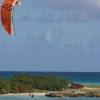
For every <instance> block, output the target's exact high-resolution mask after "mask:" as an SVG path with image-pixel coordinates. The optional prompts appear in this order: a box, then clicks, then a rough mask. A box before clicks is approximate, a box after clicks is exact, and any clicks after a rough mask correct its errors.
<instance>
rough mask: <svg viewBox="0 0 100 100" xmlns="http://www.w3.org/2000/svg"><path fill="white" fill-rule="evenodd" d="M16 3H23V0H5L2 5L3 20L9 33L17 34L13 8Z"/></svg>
mask: <svg viewBox="0 0 100 100" xmlns="http://www.w3.org/2000/svg"><path fill="white" fill-rule="evenodd" d="M15 4H17V5H21V0H4V1H3V3H2V6H1V22H2V25H3V27H4V29H5V31H6V32H7V33H8V34H9V35H13V34H15V32H14V24H13V8H14V6H15Z"/></svg>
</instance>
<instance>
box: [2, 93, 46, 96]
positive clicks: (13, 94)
mask: <svg viewBox="0 0 100 100" xmlns="http://www.w3.org/2000/svg"><path fill="white" fill-rule="evenodd" d="M45 94H46V93H31V94H29V93H7V94H2V95H4V96H31V95H34V96H45Z"/></svg>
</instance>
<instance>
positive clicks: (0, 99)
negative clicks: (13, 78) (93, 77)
mask: <svg viewBox="0 0 100 100" xmlns="http://www.w3.org/2000/svg"><path fill="white" fill-rule="evenodd" d="M0 100H100V98H97V97H45V96H42V97H39V96H38V97H37V96H36V97H34V98H31V97H29V96H0Z"/></svg>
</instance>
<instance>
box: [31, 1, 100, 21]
mask: <svg viewBox="0 0 100 100" xmlns="http://www.w3.org/2000/svg"><path fill="white" fill-rule="evenodd" d="M32 6H33V7H35V8H39V9H42V13H40V15H39V16H38V17H37V21H39V22H80V21H83V22H84V21H91V20H100V0H34V1H33V3H32Z"/></svg>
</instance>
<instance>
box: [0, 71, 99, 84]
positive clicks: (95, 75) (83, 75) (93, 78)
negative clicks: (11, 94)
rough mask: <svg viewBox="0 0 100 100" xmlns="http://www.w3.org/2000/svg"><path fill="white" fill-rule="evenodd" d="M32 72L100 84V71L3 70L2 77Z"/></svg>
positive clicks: (78, 81)
mask: <svg viewBox="0 0 100 100" xmlns="http://www.w3.org/2000/svg"><path fill="white" fill-rule="evenodd" d="M22 73H26V74H32V75H44V76H47V75H48V76H59V77H62V78H64V79H69V80H71V81H73V82H76V83H82V84H94V85H100V72H14V71H13V72H12V71H1V72H0V77H4V78H10V77H12V76H13V75H17V74H22Z"/></svg>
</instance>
